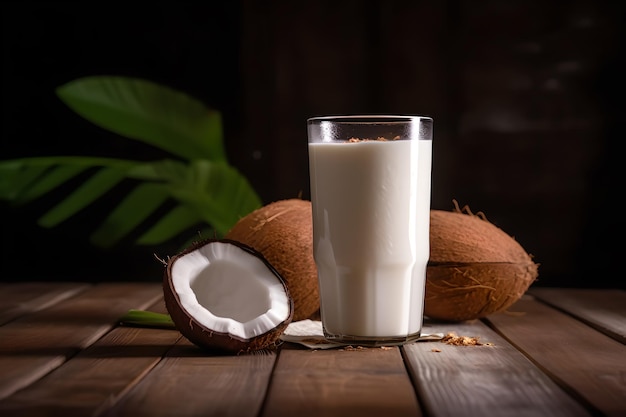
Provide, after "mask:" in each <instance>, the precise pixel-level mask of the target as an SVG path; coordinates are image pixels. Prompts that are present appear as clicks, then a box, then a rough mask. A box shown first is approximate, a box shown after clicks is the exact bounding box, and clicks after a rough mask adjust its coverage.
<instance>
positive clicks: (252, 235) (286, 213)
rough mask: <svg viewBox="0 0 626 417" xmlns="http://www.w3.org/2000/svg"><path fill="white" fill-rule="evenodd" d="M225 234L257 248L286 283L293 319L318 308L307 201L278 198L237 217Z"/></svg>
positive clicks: (303, 317)
mask: <svg viewBox="0 0 626 417" xmlns="http://www.w3.org/2000/svg"><path fill="white" fill-rule="evenodd" d="M225 238H227V239H231V240H235V241H238V242H241V243H244V244H246V245H248V246H250V247H252V248H253V249H255V250H256V251H258V252H260V253H261V254H262V255H263V257H265V259H267V261H268V262H269V263H270V264H271V265H272V266H273V267H274V268H275V269H276V270H277V271H278V273H279V274H280V275H281V276H282V277H283V279H284V280H285V282H286V283H287V287H288V289H289V293H290V295H291V297H292V298H293V303H294V316H293V320H294V321H297V320H303V319H307V318H310V317H311V316H313V315H314V314H316V313H317V312H318V311H319V308H320V299H319V289H318V283H317V267H316V266H315V261H314V259H313V222H312V214H311V202H310V201H307V200H302V199H288V200H280V201H276V202H273V203H270V204H268V205H266V206H264V207H261V208H259V209H257V210H255V211H253V212H252V213H250V214H248V215H247V216H245V217H243V218H241V219H240V220H239V221H238V222H237V223H236V224H235V225H234V226H233V228H232V229H231V230H230V231H229V232H228V233H227V234H226V236H225Z"/></svg>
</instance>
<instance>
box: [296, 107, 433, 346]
mask: <svg viewBox="0 0 626 417" xmlns="http://www.w3.org/2000/svg"><path fill="white" fill-rule="evenodd" d="M307 124H308V142H309V145H308V146H309V169H310V179H311V203H312V208H313V250H314V258H315V263H316V265H317V270H318V278H319V287H320V304H321V317H322V324H323V328H324V334H325V336H326V338H327V339H328V340H330V341H336V342H341V343H351V344H360V345H365V346H379V345H392V344H402V343H405V342H409V341H412V340H416V339H418V338H419V336H420V332H421V328H422V322H423V309H424V287H425V281H426V264H427V262H428V257H429V228H430V184H431V159H432V137H433V120H432V119H431V118H429V117H422V116H392V115H385V116H383V115H377V116H328V117H315V118H311V119H308V120H307Z"/></svg>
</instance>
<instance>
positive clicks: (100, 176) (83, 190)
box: [39, 168, 125, 227]
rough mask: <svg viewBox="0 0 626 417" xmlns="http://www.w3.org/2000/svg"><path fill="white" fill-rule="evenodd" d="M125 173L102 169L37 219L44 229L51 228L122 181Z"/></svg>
mask: <svg viewBox="0 0 626 417" xmlns="http://www.w3.org/2000/svg"><path fill="white" fill-rule="evenodd" d="M124 174H125V171H121V170H117V169H112V168H103V169H101V170H100V171H98V172H96V173H95V174H94V175H93V176H92V177H91V178H89V179H88V180H87V181H85V182H84V183H83V184H82V185H81V186H79V187H78V188H77V189H76V190H74V192H73V193H71V194H70V195H69V196H68V197H66V198H65V199H64V200H63V201H61V202H60V203H59V204H57V205H56V206H54V207H53V208H52V209H51V210H49V211H48V212H47V213H46V214H44V215H43V216H42V217H41V218H40V219H39V224H40V225H41V226H44V227H53V226H56V225H57V224H59V223H61V222H63V221H65V220H67V219H68V218H69V217H71V216H73V215H74V214H76V213H78V212H79V211H80V210H82V209H84V208H85V207H87V206H88V205H90V204H91V203H93V202H94V201H95V200H96V199H98V198H99V197H101V196H102V195H103V194H104V193H106V192H107V191H109V190H110V189H111V188H113V187H114V186H115V185H117V184H118V183H120V182H121V181H122V179H124Z"/></svg>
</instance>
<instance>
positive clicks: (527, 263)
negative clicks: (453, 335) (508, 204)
mask: <svg viewBox="0 0 626 417" xmlns="http://www.w3.org/2000/svg"><path fill="white" fill-rule="evenodd" d="M538 266H539V265H538V264H536V263H534V262H533V260H532V258H531V256H530V255H529V254H528V253H526V251H525V250H524V248H523V247H522V246H521V245H520V244H519V243H518V242H517V241H516V240H515V239H513V238H512V237H511V236H509V235H508V234H507V233H505V232H504V231H503V230H502V229H500V228H498V227H497V226H495V225H494V224H492V223H490V222H489V221H487V220H486V219H485V218H484V217H479V216H477V215H473V214H471V213H462V212H460V211H458V210H457V211H441V210H431V212H430V260H429V262H428V268H427V274H426V292H425V301H424V314H425V315H426V316H428V317H430V318H433V319H440V320H447V321H463V320H472V319H478V318H482V317H485V316H488V315H490V314H493V313H497V312H500V311H504V310H506V309H507V308H508V307H510V306H511V305H512V304H513V303H514V302H516V301H517V300H519V298H520V297H521V296H522V295H523V294H524V293H525V292H526V290H527V289H528V288H529V287H530V285H531V284H532V283H533V282H534V281H535V279H536V278H537V275H538Z"/></svg>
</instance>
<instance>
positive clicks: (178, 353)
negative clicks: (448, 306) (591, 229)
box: [0, 282, 626, 417]
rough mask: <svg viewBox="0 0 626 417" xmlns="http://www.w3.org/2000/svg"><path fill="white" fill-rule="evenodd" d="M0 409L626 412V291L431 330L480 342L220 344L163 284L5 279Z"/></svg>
mask: <svg viewBox="0 0 626 417" xmlns="http://www.w3.org/2000/svg"><path fill="white" fill-rule="evenodd" d="M0 289H1V291H0V416H5V417H7V416H20V417H21V416H38V415H40V416H64V417H67V416H81V417H82V416H92V415H96V416H133V417H137V416H150V417H158V416H176V417H184V416H221V417H223V416H236V417H242V416H255V417H256V416H272V417H274V416H298V417H307V416H325V417H326V416H342V417H346V416H455V417H459V416H495V417H500V416H516V417H517V416H550V417H553V416H568V417H569V416H620V417H624V416H626V347H625V346H624V344H625V341H626V320H625V319H626V292H625V291H622V290H606V289H560V288H533V287H531V289H530V290H529V291H528V292H527V294H526V295H525V296H524V297H522V299H520V300H519V301H518V302H517V303H516V304H515V305H514V306H512V307H511V308H510V309H509V310H508V311H507V312H505V313H499V314H494V315H492V316H489V317H488V318H486V319H482V320H474V321H469V322H463V323H441V322H432V321H429V320H427V321H426V325H425V331H427V332H440V333H444V334H448V333H455V334H456V335H458V336H468V337H474V338H478V340H479V341H480V342H481V343H482V345H479V346H458V345H453V344H448V343H444V342H443V341H428V342H425V341H421V342H417V343H412V344H407V345H404V346H402V347H384V348H360V347H356V346H355V347H352V348H350V347H347V348H338V349H328V350H319V349H308V348H306V347H304V346H301V345H297V344H292V343H284V344H282V345H281V346H279V347H278V348H276V349H274V350H268V351H260V352H255V353H251V354H242V355H224V354H217V353H211V352H207V351H205V350H202V349H200V348H198V347H196V346H195V345H193V344H191V343H190V342H189V341H187V339H185V338H184V337H182V336H181V335H180V333H179V332H178V331H176V330H171V329H170V330H168V329H155V328H145V327H144V328H142V327H130V326H123V325H120V324H119V318H120V317H121V316H122V315H124V314H125V313H126V312H127V311H128V310H129V309H145V310H151V311H158V312H165V310H164V306H163V300H162V290H161V287H160V285H159V284H157V283H101V284H86V283H45V282H39V283H38V282H29V283H5V284H0Z"/></svg>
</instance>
